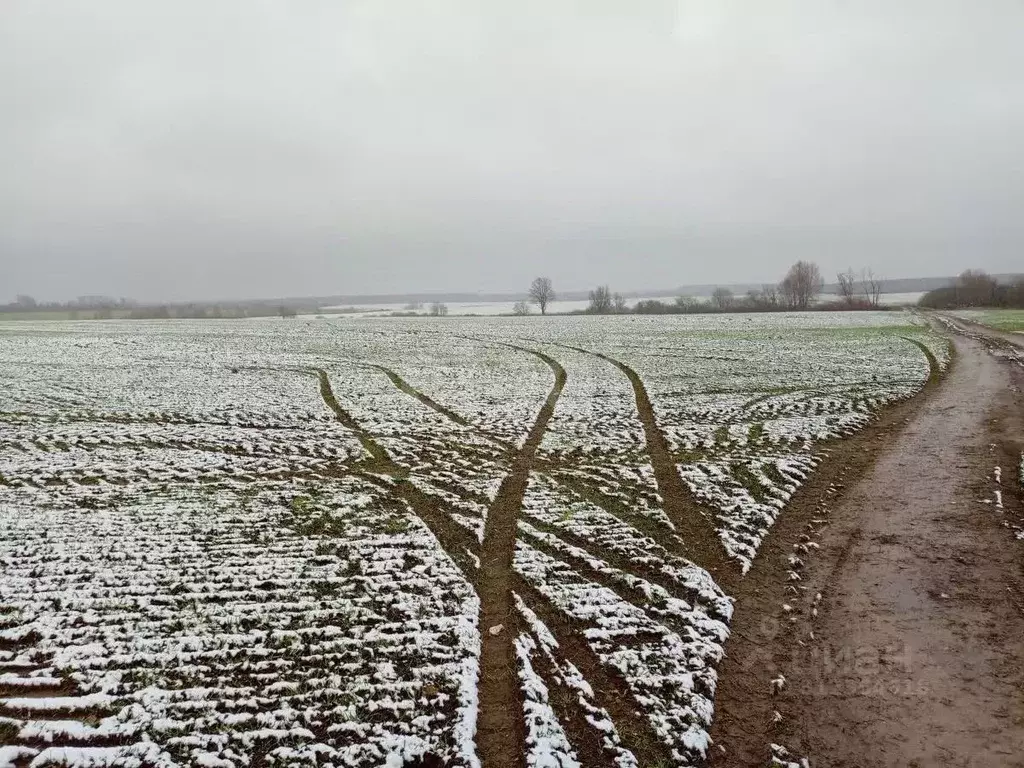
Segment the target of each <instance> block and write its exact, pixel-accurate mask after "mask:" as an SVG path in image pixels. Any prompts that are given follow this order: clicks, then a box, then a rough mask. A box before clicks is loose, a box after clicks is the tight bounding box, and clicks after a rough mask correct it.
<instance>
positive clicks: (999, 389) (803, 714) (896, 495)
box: [712, 328, 1024, 768]
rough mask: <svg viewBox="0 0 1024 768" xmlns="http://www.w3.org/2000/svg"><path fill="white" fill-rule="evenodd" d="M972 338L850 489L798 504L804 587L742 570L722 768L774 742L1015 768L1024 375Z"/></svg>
mask: <svg viewBox="0 0 1024 768" xmlns="http://www.w3.org/2000/svg"><path fill="white" fill-rule="evenodd" d="M971 330H972V331H974V332H975V333H973V334H972V336H973V338H969V337H966V336H963V335H957V336H955V338H954V341H955V346H956V359H955V362H954V364H953V366H952V369H951V371H950V372H949V374H948V376H947V377H946V379H945V380H944V381H943V382H942V383H941V384H938V385H937V386H935V387H934V389H933V391H932V392H931V393H930V394H927V395H926V396H925V397H924V399H923V401H921V402H920V403H918V404H917V405H916V406H915V407H913V408H912V409H911V410H910V411H909V412H907V413H906V414H902V415H901V416H903V417H904V418H902V419H901V421H904V422H905V423H903V424H899V425H890V428H889V429H888V430H887V431H883V433H882V434H887V437H888V439H887V440H885V441H884V444H882V445H879V443H880V442H882V441H881V440H878V439H877V436H876V441H875V442H874V443H865V444H864V445H863V446H856V447H854V448H852V449H851V450H859V451H862V452H863V453H864V454H865V455H869V454H872V453H874V455H873V456H872V457H871V460H870V461H865V460H864V459H863V458H861V459H860V463H861V465H862V466H861V468H862V471H859V472H858V471H857V467H856V465H857V462H858V459H857V457H856V456H850V457H849V461H848V462H847V464H848V465H849V466H850V467H853V471H852V472H851V474H850V477H851V478H852V481H851V482H850V484H849V486H848V487H844V483H843V482H842V476H841V474H840V475H838V476H834V477H832V478H830V479H828V482H829V487H827V488H819V489H818V491H819V492H820V494H821V496H820V499H818V500H805V502H804V503H805V504H813V505H814V509H813V512H811V513H806V514H805V517H806V516H807V514H813V515H815V516H816V517H814V518H813V522H809V523H808V524H807V529H808V530H816V531H817V533H816V537H817V538H816V539H815V542H816V543H817V544H819V545H820V550H814V551H812V552H811V556H809V557H806V558H803V559H805V560H807V567H806V568H805V569H803V570H799V571H797V574H798V577H799V578H798V580H793V581H791V582H790V583H788V584H783V583H782V582H780V581H779V579H778V575H777V572H778V571H779V568H778V566H777V565H773V564H772V563H768V564H767V565H765V566H764V567H763V568H762V570H763V573H762V574H761V575H760V576H758V575H757V574H753V573H752V576H755V581H753V582H752V583H751V587H750V594H748V595H745V596H742V595H741V596H740V601H739V602H740V604H738V606H737V617H738V619H739V618H740V617H743V616H744V608H746V609H747V610H751V609H753V610H757V609H758V608H760V613H759V614H757V615H758V616H759V618H757V619H749V620H747V621H746V622H745V624H741V625H738V626H737V627H736V630H737V631H738V632H739V633H740V635H741V636H740V637H739V638H738V639H737V642H736V643H735V644H733V641H732V640H730V648H729V649H727V652H728V653H729V656H730V659H729V661H728V662H727V664H726V665H725V666H724V668H723V670H722V681H721V685H720V688H719V697H720V702H719V706H720V718H719V722H718V726H717V730H716V733H714V734H713V736H714V737H715V738H716V741H717V743H718V744H719V745H721V748H722V749H719V750H716V754H715V756H714V758H713V760H712V763H713V764H714V765H736V766H740V765H743V766H746V765H758V766H761V765H765V764H766V760H767V756H768V751H767V747H768V744H769V743H777V744H783V745H785V746H786V747H788V748H789V750H790V752H791V753H792V755H794V756H804V755H806V756H808V757H809V758H810V761H811V764H812V765H817V766H832V767H833V768H840V767H842V766H921V767H922V768H924V767H926V766H971V767H972V768H974V767H979V768H980V767H981V766H1024V570H1022V564H1024V542H1021V541H1018V540H1016V539H1015V535H1014V531H1013V529H1012V528H1010V527H1008V526H1009V525H1010V524H1012V523H1017V524H1019V521H1020V515H1021V508H1020V504H1021V494H1020V490H1019V489H1020V485H1019V483H1020V478H1019V477H1018V469H1017V465H1018V462H1019V461H1020V451H1021V441H1022V439H1024V424H1022V416H1024V399H1022V396H1021V386H1022V384H1024V368H1022V367H1021V366H1020V365H1019V364H1018V363H1017V362H1014V361H1012V360H1007V359H1006V357H1005V355H997V354H993V351H992V350H990V349H989V346H990V345H988V344H986V343H985V339H984V338H980V337H978V335H977V329H974V328H972V329H971ZM997 466H998V467H999V468H1000V469H999V472H998V474H999V476H1000V480H1001V482H998V483H997V482H996V479H995V477H996V474H997V472H996V469H995V468H996V467H997ZM1000 504H1001V505H1002V508H1000ZM795 533H796V532H793V535H794V537H795ZM783 538H785V536H783ZM793 540H794V541H797V542H799V541H800V540H799V539H797V538H794V539H793ZM804 540H805V541H806V539H804ZM787 546H788V544H787V543H786V542H777V544H776V550H777V552H776V553H775V557H776V558H782V557H783V556H784V554H785V552H786V547H787ZM800 567H801V568H802V565H801V566H800ZM758 578H759V579H760V582H758V581H757V579H758ZM819 595H820V596H819ZM744 602H746V603H747V605H746V606H744V605H743V603H744ZM783 603H785V604H786V607H788V608H789V610H786V608H784V607H783ZM779 674H781V675H782V676H783V677H784V678H785V681H784V682H782V680H781V679H780V678H779V677H778V675H779ZM772 679H775V680H777V681H778V682H777V683H775V685H774V687H775V688H776V689H779V688H781V690H777V692H776V693H772V692H771V688H772V687H773V684H772V683H771V682H770V681H771V680H772Z"/></svg>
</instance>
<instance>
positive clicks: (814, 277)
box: [584, 261, 847, 315]
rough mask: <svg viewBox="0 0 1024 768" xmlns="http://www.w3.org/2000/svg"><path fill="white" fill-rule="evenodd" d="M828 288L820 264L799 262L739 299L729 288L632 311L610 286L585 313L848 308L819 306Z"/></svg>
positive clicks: (649, 302)
mask: <svg viewBox="0 0 1024 768" xmlns="http://www.w3.org/2000/svg"><path fill="white" fill-rule="evenodd" d="M823 287H824V281H823V280H822V278H821V270H820V269H819V268H818V265H817V264H814V263H813V262H808V261H798V262H797V263H796V264H794V265H793V266H792V267H790V269H789V271H788V272H787V273H786V275H785V277H783V279H782V280H781V281H780V282H779V283H778V284H777V285H765V286H762V287H761V288H760V289H756V290H750V291H748V292H747V293H746V294H745V295H743V296H736V295H735V294H734V293H733V292H732V291H730V290H729V289H728V288H716V289H715V291H714V292H713V293H712V294H711V298H710V300H708V301H702V300H701V299H698V298H695V297H693V296H680V297H679V298H677V299H676V300H675V301H672V302H665V301H659V300H658V299H644V300H643V301H640V302H638V303H637V305H636V306H635V307H633V308H632V309H630V308H629V307H628V306H627V305H626V300H625V299H624V298H623V297H622V295H621V294H618V293H612V292H611V291H610V290H609V289H608V286H607V285H604V286H599V287H597V288H595V289H594V290H593V291H591V292H590V305H589V306H588V307H587V308H586V309H585V310H584V313H585V314H590V315H614V314H637V315H678V314H700V313H708V312H783V311H792V310H807V309H812V308H813V309H820V308H829V309H836V308H841V309H846V308H847V307H846V306H843V307H837V306H834V305H833V304H827V305H824V306H823V305H817V304H815V301H816V299H817V297H818V295H819V294H820V293H821V291H822V288H823Z"/></svg>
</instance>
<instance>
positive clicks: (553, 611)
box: [512, 573, 675, 768]
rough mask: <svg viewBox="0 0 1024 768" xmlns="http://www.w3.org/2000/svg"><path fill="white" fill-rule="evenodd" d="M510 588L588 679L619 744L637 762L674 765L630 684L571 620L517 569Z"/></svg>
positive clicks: (595, 701) (595, 698) (670, 755)
mask: <svg viewBox="0 0 1024 768" xmlns="http://www.w3.org/2000/svg"><path fill="white" fill-rule="evenodd" d="M512 589H513V590H514V591H515V593H516V594H517V595H519V597H520V598H521V599H522V601H523V602H524V603H525V604H526V606H527V607H528V608H529V609H530V610H531V611H533V612H534V613H535V614H537V618H539V619H540V620H541V621H542V622H543V623H544V625H545V626H546V627H547V628H548V631H549V632H551V634H552V635H553V636H554V638H555V640H556V641H557V642H558V647H559V650H560V651H561V653H562V655H563V657H564V658H565V659H566V660H568V661H570V662H572V664H573V666H575V667H576V668H577V669H578V670H579V671H580V674H582V675H583V678H584V679H585V680H586V681H587V682H588V683H590V686H591V688H592V689H593V692H594V703H595V704H596V705H597V706H598V707H600V708H602V709H604V710H605V711H607V712H608V714H609V716H610V717H611V719H612V722H613V723H615V728H616V730H617V731H618V733H619V736H620V738H621V739H622V746H623V747H625V748H626V749H628V750H629V751H630V752H632V753H633V754H634V755H636V757H637V758H638V760H639V761H640V765H643V766H647V765H673V764H674V762H675V761H674V760H672V754H671V750H670V749H669V748H668V746H667V745H666V744H665V743H664V742H662V741H661V739H659V738H658V735H657V733H656V732H655V731H654V728H653V727H652V725H651V723H650V721H648V719H647V718H646V717H644V715H643V714H642V713H643V711H644V706H643V705H642V704H640V702H638V701H637V699H636V696H635V695H634V694H633V691H632V690H631V689H630V687H629V684H628V683H627V682H626V680H625V679H624V678H623V677H622V676H621V675H619V674H617V672H615V671H614V670H613V669H610V668H609V667H608V666H607V665H605V664H604V662H602V661H601V659H600V657H599V656H598V655H597V653H596V652H595V651H594V649H593V648H591V647H590V643H589V641H587V639H586V638H585V637H584V635H583V633H582V632H581V631H580V630H579V629H577V628H576V626H574V624H573V623H572V620H570V619H569V618H567V617H566V616H565V615H564V613H562V611H561V610H560V609H559V608H558V607H557V606H555V605H554V603H552V602H551V600H550V599H548V597H547V596H546V595H544V594H543V593H542V592H541V591H540V590H539V589H537V588H536V587H535V586H533V585H532V584H531V583H529V582H528V581H527V580H526V579H525V578H524V577H523V576H521V575H519V574H518V573H516V574H513V577H512ZM588 768H589V767H588Z"/></svg>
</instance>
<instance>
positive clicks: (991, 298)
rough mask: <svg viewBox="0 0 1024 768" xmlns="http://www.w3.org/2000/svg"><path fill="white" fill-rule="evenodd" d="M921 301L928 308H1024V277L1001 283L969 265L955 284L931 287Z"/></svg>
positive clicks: (919, 303)
mask: <svg viewBox="0 0 1024 768" xmlns="http://www.w3.org/2000/svg"><path fill="white" fill-rule="evenodd" d="M918 305H919V306H922V307H927V308H929V309H960V308H964V307H997V308H1007V309H1024V277H1018V278H1017V279H1016V280H1014V281H1013V282H1011V283H1000V282H999V281H998V280H996V279H995V278H994V277H992V276H991V275H988V274H986V273H985V272H982V271H981V270H978V269H968V270H967V271H966V272H963V273H962V274H961V275H960V276H959V277H957V279H956V282H954V283H953V284H952V285H949V286H946V287H944V288H936V289H935V290H934V291H928V293H926V294H925V295H924V296H922V297H921V300H920V301H919V302H918Z"/></svg>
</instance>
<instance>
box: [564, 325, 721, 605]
mask: <svg viewBox="0 0 1024 768" xmlns="http://www.w3.org/2000/svg"><path fill="white" fill-rule="evenodd" d="M550 343H551V344H553V345H554V346H559V347H564V348H566V349H571V350H573V351H575V352H581V353H583V354H585V355H591V356H593V357H597V358H599V359H601V360H604V361H605V362H607V363H611V364H612V365H614V366H615V367H616V368H618V369H619V370H620V371H621V372H622V373H623V374H624V375H625V376H626V378H627V379H629V383H630V385H631V386H632V387H633V395H634V398H635V400H636V409H637V412H638V413H639V416H640V423H641V424H642V425H643V429H644V439H645V441H646V444H647V454H648V456H649V457H650V460H651V466H652V468H653V469H654V481H655V483H656V484H657V486H658V493H659V494H660V495H661V498H662V499H663V500H664V508H665V513H666V514H667V515H668V517H669V520H671V521H672V524H673V525H675V526H676V530H677V531H678V533H679V534H680V536H681V537H682V539H683V543H684V545H685V547H686V552H687V555H688V557H689V558H690V559H691V560H692V561H693V562H694V563H696V564H697V565H699V566H701V567H702V568H704V569H705V570H706V571H708V572H709V573H711V575H712V576H713V577H714V579H715V581H716V582H718V584H719V586H721V587H722V588H723V589H725V590H726V591H729V587H730V586H731V584H732V582H733V581H734V580H735V578H736V576H737V575H738V574H739V569H738V568H737V567H736V565H735V564H733V563H731V562H730V560H729V558H728V557H727V555H726V553H725V549H724V548H723V546H722V542H721V540H720V539H719V537H718V532H717V530H716V529H715V521H714V516H713V514H711V513H710V512H709V513H705V511H704V510H703V508H702V506H701V505H700V504H699V503H698V502H697V500H696V499H694V497H693V495H692V494H691V493H690V491H689V489H688V488H687V487H686V485H685V483H683V479H682V478H681V477H680V476H679V472H678V471H677V469H676V464H675V460H674V459H673V458H672V453H671V451H670V450H669V447H668V442H667V441H666V440H665V435H664V434H663V433H662V431H661V429H660V427H658V420H657V417H656V415H655V413H654V406H653V405H652V403H651V398H650V396H649V395H648V394H647V388H646V387H645V386H644V382H643V379H641V378H640V375H639V374H638V373H637V372H636V371H635V370H633V369H632V368H631V367H629V366H628V365H626V364H625V363H623V362H621V361H620V360H616V359H615V358H613V357H610V356H608V355H606V354H603V353H601V352H594V351H592V350H589V349H583V348H582V347H575V346H572V345H569V344H556V343H555V342H550Z"/></svg>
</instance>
